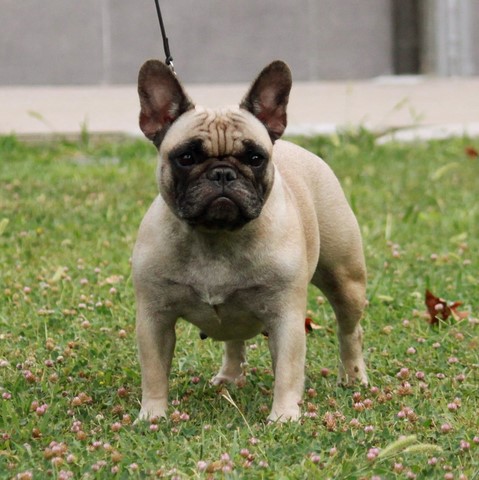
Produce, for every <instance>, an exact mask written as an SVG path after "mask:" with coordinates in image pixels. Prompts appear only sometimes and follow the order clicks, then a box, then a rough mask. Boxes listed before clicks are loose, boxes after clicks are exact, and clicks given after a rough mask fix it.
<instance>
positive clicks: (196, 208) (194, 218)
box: [179, 191, 262, 230]
mask: <svg viewBox="0 0 479 480" xmlns="http://www.w3.org/2000/svg"><path fill="white" fill-rule="evenodd" d="M206 197H208V196H206ZM206 197H203V198H202V199H201V202H196V203H195V204H194V205H191V204H190V205H188V204H183V205H182V208H180V209H179V213H180V216H181V218H183V219H184V220H185V221H186V222H187V223H188V224H189V225H191V226H193V227H198V226H199V227H203V228H206V229H208V230H237V229H239V228H241V227H243V226H244V225H246V224H247V223H248V222H250V221H251V220H254V219H255V218H257V217H258V216H259V214H260V213H261V209H262V202H261V201H260V200H259V199H258V197H257V196H256V195H253V194H252V193H251V192H247V191H246V192H245V191H241V192H225V191H223V192H221V193H216V194H215V195H212V196H210V197H209V198H206Z"/></svg>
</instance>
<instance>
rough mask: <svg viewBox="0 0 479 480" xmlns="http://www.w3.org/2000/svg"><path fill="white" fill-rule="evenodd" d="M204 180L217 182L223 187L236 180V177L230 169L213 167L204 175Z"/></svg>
mask: <svg viewBox="0 0 479 480" xmlns="http://www.w3.org/2000/svg"><path fill="white" fill-rule="evenodd" d="M206 178H207V179H208V180H211V181H212V182H218V183H221V184H223V185H224V184H226V183H229V182H232V181H234V180H236V179H237V178H238V175H237V174H236V172H235V170H234V169H233V168H231V167H215V168H212V169H211V170H210V171H209V172H208V173H207V174H206Z"/></svg>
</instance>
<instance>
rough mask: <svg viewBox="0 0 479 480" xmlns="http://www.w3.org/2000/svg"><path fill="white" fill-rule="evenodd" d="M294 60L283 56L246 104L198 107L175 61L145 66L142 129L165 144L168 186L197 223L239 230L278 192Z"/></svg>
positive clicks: (167, 192) (161, 173) (174, 203)
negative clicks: (277, 159)
mask: <svg viewBox="0 0 479 480" xmlns="http://www.w3.org/2000/svg"><path fill="white" fill-rule="evenodd" d="M290 89H291V72H290V70H289V68H288V66H287V65H286V64H285V63H283V62H281V61H276V62H273V63H271V64H270V65H268V66H267V67H266V68H265V69H264V70H263V71H262V72H261V73H260V74H259V76H258V77H257V79H256V80H255V81H254V82H253V84H252V86H251V88H250V90H249V92H248V93H247V94H246V96H245V97H244V99H243V100H242V102H241V104H240V105H239V107H234V108H226V109H220V110H210V109H205V108H202V107H195V106H194V105H193V103H192V101H191V100H190V98H189V97H188V95H187V94H186V93H185V91H184V90H183V87H182V86H181V84H180V83H179V81H178V80H177V78H176V76H175V75H174V74H173V73H172V72H171V70H170V69H169V67H167V66H166V65H164V64H163V63H161V62H159V61H157V60H149V61H148V62H146V63H145V64H144V65H143V67H142V68H141V70H140V73H139V78H138V93H139V96H140V104H141V113H140V128H141V130H142V131H143V133H144V134H145V136H146V137H147V138H149V139H150V140H151V141H152V142H153V143H154V144H155V145H156V147H157V148H158V150H159V166H158V181H159V186H160V193H161V195H162V196H163V198H164V200H165V201H166V203H167V204H168V206H169V207H170V208H171V210H172V211H173V212H174V213H175V215H176V216H177V217H179V218H180V219H182V220H184V221H185V222H187V223H188V224H189V225H191V226H194V227H202V228H206V229H211V230H235V229H238V228H241V227H242V226H244V225H245V224H246V223H248V222H249V221H251V220H253V219H255V218H257V217H258V216H259V215H260V213H261V210H262V208H263V205H264V203H265V201H266V198H267V197H268V194H269V192H270V191H271V188H272V185H273V177H274V168H273V165H272V162H271V154H272V148H273V143H274V141H275V140H276V139H278V138H279V137H280V136H281V135H282V134H283V132H284V129H285V128H286V106H287V103H288V97H289V92H290Z"/></svg>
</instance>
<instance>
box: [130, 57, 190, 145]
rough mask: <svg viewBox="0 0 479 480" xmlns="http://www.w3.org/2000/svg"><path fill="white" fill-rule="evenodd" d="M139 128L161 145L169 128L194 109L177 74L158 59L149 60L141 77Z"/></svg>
mask: <svg viewBox="0 0 479 480" xmlns="http://www.w3.org/2000/svg"><path fill="white" fill-rule="evenodd" d="M138 95H139V97H140V106H141V111H140V128H141V130H142V132H143V133H144V134H145V136H146V137H147V138H149V139H150V140H151V141H153V142H154V143H155V144H156V145H157V146H159V144H160V142H161V140H162V138H163V137H164V134H165V133H166V130H167V129H168V127H169V126H170V125H171V124H172V123H173V122H174V121H175V120H176V119H177V118H178V117H179V116H180V115H182V114H183V113H185V112H186V111H188V110H190V109H192V108H194V105H193V102H192V101H191V99H190V98H189V97H188V95H187V94H186V93H185V91H184V90H183V87H182V86H181V83H180V82H179V81H178V79H177V78H176V76H175V74H174V73H173V72H172V71H171V70H170V67H168V66H166V65H165V64H164V63H162V62H160V61H159V60H148V61H147V62H146V63H144V64H143V66H142V67H141V69H140V73H139V74H138Z"/></svg>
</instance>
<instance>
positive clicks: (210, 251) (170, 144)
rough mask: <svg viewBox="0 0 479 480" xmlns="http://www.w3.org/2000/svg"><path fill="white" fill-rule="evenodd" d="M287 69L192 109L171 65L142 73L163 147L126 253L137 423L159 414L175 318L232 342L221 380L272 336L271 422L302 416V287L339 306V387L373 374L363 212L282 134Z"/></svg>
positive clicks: (147, 112) (149, 116)
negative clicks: (154, 191)
mask: <svg viewBox="0 0 479 480" xmlns="http://www.w3.org/2000/svg"><path fill="white" fill-rule="evenodd" d="M290 89H291V72H290V70H289V68H288V66H287V65H286V64H285V63H283V62H282V61H275V62H273V63H271V64H270V65H268V66H267V67H265V68H264V70H263V71H262V72H261V73H260V74H259V76H258V77H257V78H256V80H255V81H254V82H253V84H252V86H251V87H250V89H249V91H248V93H247V94H246V96H245V97H244V98H243V100H242V101H241V103H240V105H239V106H234V107H228V108H223V109H216V110H212V109H208V108H203V107H200V106H195V105H194V104H193V102H192V101H191V99H190V98H189V97H188V95H187V94H186V93H185V91H184V89H183V87H182V85H181V84H180V82H179V81H178V79H177V78H176V76H175V74H174V73H172V71H171V70H170V68H169V67H167V66H166V65H164V64H163V63H161V62H160V61H157V60H149V61H147V62H146V63H145V64H144V65H143V66H142V68H141V70H140V73H139V78H138V92H139V98H140V105H141V112H140V128H141V130H142V131H143V133H144V134H145V136H146V137H147V138H148V139H150V140H151V141H152V142H153V144H154V145H155V146H156V148H157V149H158V152H159V162H158V169H157V179H158V184H159V192H160V193H159V195H158V196H157V197H156V199H155V200H154V202H153V204H152V205H151V207H150V208H149V210H148V212H147V213H146V215H145V217H144V219H143V221H142V223H141V226H140V229H139V233H138V238H137V242H136V245H135V248H134V252H133V257H132V269H133V280H134V286H135V293H136V303H137V319H136V331H137V341H138V348H139V358H140V364H141V375H142V382H141V383H142V402H141V410H140V415H139V418H140V419H148V418H151V417H165V416H166V412H167V406H168V376H169V373H170V369H171V363H172V357H173V351H174V348H175V340H176V337H175V324H176V322H177V321H178V319H180V318H182V319H184V320H187V321H188V322H191V323H192V324H193V325H195V326H196V327H198V329H199V330H200V332H201V335H202V337H203V338H205V337H206V336H208V337H211V338H212V339H215V340H221V341H223V342H225V350H224V357H223V362H222V366H221V368H220V370H219V372H218V374H217V375H216V376H215V377H214V378H213V379H212V384H213V385H219V384H222V383H224V382H235V381H238V380H242V379H243V375H244V373H243V364H244V363H245V361H246V359H245V340H248V339H250V338H252V337H254V336H255V335H258V334H259V333H261V332H267V334H268V344H269V349H270V352H271V357H272V364H273V372H274V392H273V403H272V408H271V413H270V415H269V417H268V419H269V420H271V421H276V420H278V421H288V420H298V419H299V418H300V415H301V411H300V403H301V398H302V393H303V389H304V375H305V372H304V370H305V352H306V339H305V313H306V302H307V290H308V284H309V283H312V284H313V285H315V286H317V287H318V288H319V289H320V290H321V291H322V292H323V293H324V295H325V296H326V297H327V299H328V300H329V302H330V303H331V304H332V306H333V309H334V312H335V315H336V318H337V324H338V339H339V351H340V367H339V370H340V372H339V379H340V382H341V383H347V384H351V383H353V382H356V381H358V382H362V383H363V384H366V383H367V374H366V367H365V363H364V359H363V355H362V330H361V327H360V325H359V321H360V318H361V316H362V313H363V309H364V306H365V285H366V269H365V262H364V255H363V248H362V241H361V235H360V231H359V228H358V224H357V221H356V218H355V216H354V214H353V212H352V210H351V208H350V207H349V205H348V202H347V200H346V198H345V196H344V193H343V191H342V189H341V187H340V185H339V182H338V180H337V178H336V176H335V175H334V173H333V172H332V170H331V169H330V168H329V167H328V165H327V164H326V163H325V162H324V161H323V160H321V159H320V158H318V157H317V156H316V155H314V154H312V153H310V152H308V151H307V150H304V149H303V148H301V147H299V146H296V145H294V144H292V143H289V142H287V141H282V140H279V138H280V137H281V135H282V134H283V132H284V130H285V128H286V123H287V122H286V106H287V103H288V98H289V93H290Z"/></svg>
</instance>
